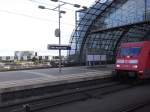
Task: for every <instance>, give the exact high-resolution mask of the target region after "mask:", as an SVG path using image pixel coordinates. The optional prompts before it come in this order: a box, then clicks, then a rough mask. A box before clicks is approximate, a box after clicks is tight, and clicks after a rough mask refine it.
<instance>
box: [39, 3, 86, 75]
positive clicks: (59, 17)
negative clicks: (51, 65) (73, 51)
mask: <svg viewBox="0 0 150 112" xmlns="http://www.w3.org/2000/svg"><path fill="white" fill-rule="evenodd" d="M51 1H52V2H59V5H58V6H56V7H55V8H53V9H50V8H46V7H45V6H38V8H40V9H48V10H53V11H57V12H58V29H56V30H55V35H56V34H57V35H56V37H59V46H61V30H60V19H61V14H65V13H66V12H65V11H63V10H60V7H61V6H63V5H65V4H68V5H72V6H73V7H76V8H80V7H81V5H79V4H72V3H68V2H64V1H60V0H51ZM60 3H62V4H60ZM82 8H83V9H87V7H86V6H82ZM57 9H58V10H57ZM59 72H61V49H59Z"/></svg>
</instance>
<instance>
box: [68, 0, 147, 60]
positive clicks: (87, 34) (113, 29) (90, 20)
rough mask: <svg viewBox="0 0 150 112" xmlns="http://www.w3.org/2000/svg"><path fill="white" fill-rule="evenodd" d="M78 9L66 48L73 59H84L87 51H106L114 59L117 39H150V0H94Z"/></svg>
mask: <svg viewBox="0 0 150 112" xmlns="http://www.w3.org/2000/svg"><path fill="white" fill-rule="evenodd" d="M78 12H79V13H80V14H79V19H78V20H79V21H77V25H76V28H75V29H74V32H73V33H72V36H71V39H70V44H71V48H72V49H71V50H70V51H68V56H69V59H70V60H71V61H74V62H76V63H85V62H86V61H87V60H86V59H87V55H106V57H107V60H106V61H107V62H113V61H114V60H115V56H116V51H117V49H118V46H119V45H120V43H122V42H135V41H143V40H149V39H150V0H96V1H95V4H93V5H91V7H89V8H88V9H87V10H86V11H85V10H84V11H78ZM80 15H81V16H80Z"/></svg>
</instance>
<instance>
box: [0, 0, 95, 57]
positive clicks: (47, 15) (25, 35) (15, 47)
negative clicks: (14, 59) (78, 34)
mask: <svg viewBox="0 0 150 112" xmlns="http://www.w3.org/2000/svg"><path fill="white" fill-rule="evenodd" d="M62 1H65V2H69V3H77V4H80V5H82V6H83V5H84V6H87V7H89V6H90V5H91V4H93V3H94V1H95V0H72V1H71V0H62ZM39 5H44V6H45V7H47V8H50V9H52V8H54V7H56V6H57V5H58V3H56V2H51V1H50V0H0V56H13V55H14V51H24V50H25V51H36V52H38V55H58V51H54V50H53V51H52V50H47V44H58V40H59V39H58V37H55V35H54V31H55V29H56V28H58V12H55V11H51V10H47V9H44V10H42V9H39V8H38V6H39ZM61 10H64V11H66V14H62V18H61V43H62V44H69V39H70V36H71V33H72V31H73V29H74V28H75V10H78V9H77V8H74V7H73V6H70V5H64V6H62V7H61ZM62 54H63V55H66V51H62Z"/></svg>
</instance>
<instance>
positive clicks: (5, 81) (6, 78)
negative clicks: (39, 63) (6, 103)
mask: <svg viewBox="0 0 150 112" xmlns="http://www.w3.org/2000/svg"><path fill="white" fill-rule="evenodd" d="M111 71H112V65H108V66H97V67H85V66H79V67H65V68H62V72H61V73H59V71H58V68H48V69H36V70H20V71H8V72H0V94H1V93H7V92H12V91H20V90H26V89H33V88H39V87H45V86H53V85H61V84H66V83H73V82H78V81H86V80H92V79H99V78H107V77H111V76H110V74H111Z"/></svg>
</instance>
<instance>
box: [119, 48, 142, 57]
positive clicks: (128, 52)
mask: <svg viewBox="0 0 150 112" xmlns="http://www.w3.org/2000/svg"><path fill="white" fill-rule="evenodd" d="M140 51H141V47H124V48H121V49H120V56H138V55H139V54H140Z"/></svg>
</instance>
